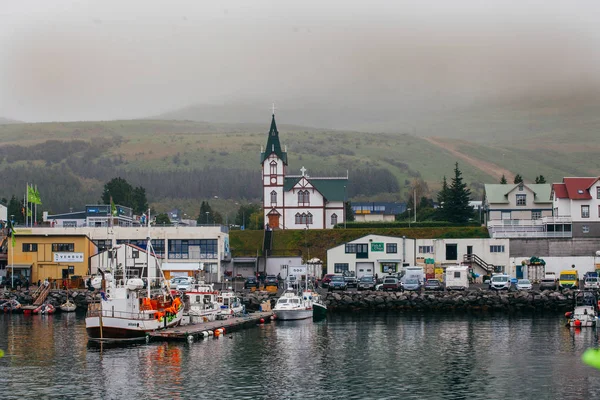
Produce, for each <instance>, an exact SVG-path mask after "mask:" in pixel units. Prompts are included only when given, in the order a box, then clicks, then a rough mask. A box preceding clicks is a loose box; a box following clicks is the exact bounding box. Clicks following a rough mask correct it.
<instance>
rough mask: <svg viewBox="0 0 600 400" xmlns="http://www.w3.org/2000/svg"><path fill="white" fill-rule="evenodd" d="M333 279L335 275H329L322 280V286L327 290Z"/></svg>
mask: <svg viewBox="0 0 600 400" xmlns="http://www.w3.org/2000/svg"><path fill="white" fill-rule="evenodd" d="M332 277H333V274H327V275H325V276H324V277H323V279H322V280H321V286H322V287H324V288H326V287H329V282H331V278H332Z"/></svg>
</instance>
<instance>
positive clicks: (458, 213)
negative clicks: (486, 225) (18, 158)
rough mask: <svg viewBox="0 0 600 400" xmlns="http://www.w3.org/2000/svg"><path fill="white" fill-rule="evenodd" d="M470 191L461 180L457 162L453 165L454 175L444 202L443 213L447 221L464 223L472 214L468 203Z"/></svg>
mask: <svg viewBox="0 0 600 400" xmlns="http://www.w3.org/2000/svg"><path fill="white" fill-rule="evenodd" d="M470 201H471V191H470V190H469V189H468V187H467V184H466V183H464V182H463V178H462V172H460V169H458V162H457V163H456V164H455V165H454V177H453V178H452V184H451V185H450V187H449V188H448V196H447V199H446V202H445V204H444V215H445V217H446V218H447V221H450V222H454V223H465V222H467V221H469V218H472V216H473V208H472V207H471V206H470V205H469V202H470Z"/></svg>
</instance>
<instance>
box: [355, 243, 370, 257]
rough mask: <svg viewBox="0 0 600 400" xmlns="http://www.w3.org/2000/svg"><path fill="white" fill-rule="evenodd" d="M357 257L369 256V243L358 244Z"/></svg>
mask: <svg viewBox="0 0 600 400" xmlns="http://www.w3.org/2000/svg"><path fill="white" fill-rule="evenodd" d="M356 258H369V245H368V244H366V243H362V244H360V243H359V244H357V245H356Z"/></svg>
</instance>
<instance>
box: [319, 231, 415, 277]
mask: <svg viewBox="0 0 600 400" xmlns="http://www.w3.org/2000/svg"><path fill="white" fill-rule="evenodd" d="M414 264H415V240H414V239H409V238H405V237H394V236H381V235H367V236H363V237H361V238H358V239H356V240H352V241H350V242H348V243H344V244H341V245H339V246H336V247H333V248H331V249H329V250H327V273H328V274H342V273H344V272H350V273H354V274H355V275H356V276H357V277H358V278H360V277H361V276H363V275H373V276H375V275H378V276H381V275H384V274H388V273H394V272H399V271H400V269H401V268H402V267H403V266H408V265H414Z"/></svg>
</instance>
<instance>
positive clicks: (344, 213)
mask: <svg viewBox="0 0 600 400" xmlns="http://www.w3.org/2000/svg"><path fill="white" fill-rule="evenodd" d="M346 208H347V207H346V185H344V212H343V213H342V216H343V217H344V229H346V219H348V218H347V216H346Z"/></svg>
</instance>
